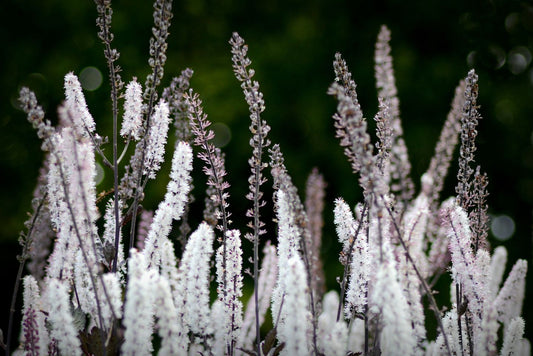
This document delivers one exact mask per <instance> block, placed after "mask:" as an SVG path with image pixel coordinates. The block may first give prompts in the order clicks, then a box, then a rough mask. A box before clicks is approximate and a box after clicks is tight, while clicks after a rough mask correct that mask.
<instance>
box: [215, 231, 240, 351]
mask: <svg viewBox="0 0 533 356" xmlns="http://www.w3.org/2000/svg"><path fill="white" fill-rule="evenodd" d="M224 253H225V254H226V258H225V260H224ZM224 262H225V265H224ZM216 268H217V283H218V289H217V293H218V300H220V301H221V302H222V306H221V308H222V315H223V319H222V321H219V322H220V324H221V325H220V327H222V328H223V330H224V340H223V341H224V345H225V350H228V351H227V352H228V353H229V354H232V353H233V349H234V347H235V344H236V342H237V340H238V339H239V337H240V333H241V327H242V302H241V301H240V298H241V297H242V286H243V284H242V280H243V275H242V249H241V238H240V233H239V231H238V230H229V231H228V232H227V234H226V248H225V249H224V246H220V247H219V248H218V250H217V255H216ZM224 268H225V269H226V270H225V273H224ZM224 278H225V279H226V280H225V281H224Z"/></svg>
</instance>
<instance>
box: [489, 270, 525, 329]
mask: <svg viewBox="0 0 533 356" xmlns="http://www.w3.org/2000/svg"><path fill="white" fill-rule="evenodd" d="M526 272H527V261H526V260H518V261H516V263H515V264H514V266H513V269H512V270H511V272H510V273H509V276H508V277H507V279H506V280H505V283H504V284H503V287H502V289H501V290H500V292H499V293H498V296H497V297H496V299H495V300H494V305H495V307H496V310H497V311H498V321H500V322H502V323H504V325H505V326H506V327H507V325H508V324H509V322H510V321H511V319H513V318H516V317H518V316H520V314H521V312H522V305H523V303H524V293H525V284H526Z"/></svg>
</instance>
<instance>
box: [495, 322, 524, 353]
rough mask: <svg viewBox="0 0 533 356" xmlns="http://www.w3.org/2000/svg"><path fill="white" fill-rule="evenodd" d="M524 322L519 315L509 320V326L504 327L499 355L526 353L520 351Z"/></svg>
mask: <svg viewBox="0 0 533 356" xmlns="http://www.w3.org/2000/svg"><path fill="white" fill-rule="evenodd" d="M524 328H525V323H524V319H522V318H521V317H515V318H513V319H511V320H510V322H509V326H507V328H506V329H505V332H504V337H503V345H502V349H501V351H500V356H512V355H526V354H525V353H522V352H521V351H522V346H523V345H522V342H521V341H522V338H523V337H524Z"/></svg>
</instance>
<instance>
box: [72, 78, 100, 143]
mask: <svg viewBox="0 0 533 356" xmlns="http://www.w3.org/2000/svg"><path fill="white" fill-rule="evenodd" d="M65 97H66V102H65V106H66V107H67V108H70V109H71V110H72V111H73V115H72V118H73V119H74V120H73V121H74V122H73V126H74V128H75V129H76V131H77V132H78V135H80V136H81V137H84V136H87V135H88V134H92V133H93V132H94V129H95V123H94V119H93V117H92V115H91V114H90V113H89V109H87V103H86V102H85V96H84V95H83V91H82V90H81V84H80V82H79V80H78V77H76V76H75V75H74V73H72V72H71V73H68V74H67V75H65Z"/></svg>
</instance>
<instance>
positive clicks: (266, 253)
mask: <svg viewBox="0 0 533 356" xmlns="http://www.w3.org/2000/svg"><path fill="white" fill-rule="evenodd" d="M277 276H278V256H277V255H276V247H275V246H274V245H271V244H270V241H267V242H266V244H265V247H264V248H263V259H262V261H261V269H260V272H259V279H258V282H257V286H258V292H257V295H258V305H259V325H263V322H264V321H265V314H266V312H267V309H268V307H269V306H270V298H271V296H272V292H273V291H274V287H275V286H276V278H277ZM255 317H256V315H255V298H254V297H253V295H252V296H251V297H250V299H249V300H248V304H247V305H246V312H245V313H244V320H243V323H242V332H241V340H240V341H239V343H238V344H237V346H239V347H241V348H243V349H246V350H251V349H252V348H253V346H252V345H253V342H254V340H255V337H256V334H255Z"/></svg>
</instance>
